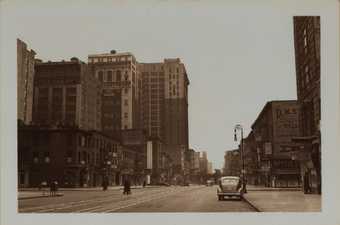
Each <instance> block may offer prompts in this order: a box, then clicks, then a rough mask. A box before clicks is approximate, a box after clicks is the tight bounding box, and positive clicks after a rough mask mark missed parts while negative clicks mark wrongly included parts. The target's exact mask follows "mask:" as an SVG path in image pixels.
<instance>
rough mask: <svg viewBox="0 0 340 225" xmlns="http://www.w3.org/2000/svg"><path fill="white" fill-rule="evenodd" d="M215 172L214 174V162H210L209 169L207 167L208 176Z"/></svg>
mask: <svg viewBox="0 0 340 225" xmlns="http://www.w3.org/2000/svg"><path fill="white" fill-rule="evenodd" d="M213 173H214V172H213V165H212V162H208V167H207V174H208V175H212V174H213Z"/></svg>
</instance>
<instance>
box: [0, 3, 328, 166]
mask: <svg viewBox="0 0 340 225" xmlns="http://www.w3.org/2000/svg"><path fill="white" fill-rule="evenodd" d="M247 4H248V5H249V7H238V5H239V4H227V3H222V2H221V3H216V4H207V3H204V2H195V3H188V4H185V6H184V7H183V8H179V7H177V6H176V5H175V4H172V3H170V2H162V3H155V4H153V5H152V8H153V10H150V4H149V5H148V4H146V5H141V4H139V5H138V6H136V5H135V4H132V3H126V5H125V6H129V7H124V6H121V7H119V4H118V3H108V4H107V5H106V6H105V7H103V6H102V5H98V4H94V3H86V4H84V5H82V6H81V7H82V10H81V11H75V10H74V8H72V7H71V8H64V7H63V4H62V3H58V2H56V3H53V4H51V5H45V6H46V7H45V8H44V10H38V11H36V12H35V13H34V16H32V15H33V14H32V10H30V9H32V8H34V7H36V6H32V5H31V4H28V3H27V4H26V3H25V4H23V3H21V4H20V7H14V5H16V4H14V5H12V6H11V7H7V8H4V9H6V10H4V12H5V14H4V16H7V17H8V18H11V19H13V20H14V19H15V21H18V22H17V23H15V24H14V23H12V24H11V28H10V29H9V28H8V27H7V29H9V30H11V35H12V36H14V37H19V38H22V39H24V40H25V41H26V42H27V43H29V45H30V46H31V47H32V48H33V49H34V50H36V51H37V52H39V57H41V56H43V57H41V58H43V59H44V60H47V59H50V60H52V61H56V60H61V59H64V58H71V57H72V56H74V55H76V56H78V57H79V59H81V60H84V61H85V60H86V59H87V56H88V54H100V53H103V52H107V50H108V49H116V50H117V51H118V52H125V51H129V52H133V54H134V55H135V57H136V58H138V59H142V61H143V62H146V63H147V62H160V61H161V60H162V59H163V57H169V58H174V57H180V58H181V61H182V62H183V63H184V64H185V65H186V70H187V73H188V74H190V82H191V83H190V92H189V95H188V98H189V102H190V105H189V109H188V110H189V123H188V124H189V130H190V133H189V136H190V137H189V140H190V144H189V146H190V147H191V148H194V149H205V150H206V151H208V152H209V158H210V160H211V161H212V162H213V163H214V167H215V168H221V167H222V165H223V152H224V150H225V149H234V148H236V147H237V145H238V144H239V143H236V142H234V141H233V127H234V125H235V124H238V123H240V124H242V125H243V127H244V129H245V134H248V133H249V131H250V126H251V123H252V122H253V121H254V119H255V118H256V116H257V113H258V112H259V111H260V109H261V108H262V107H263V106H264V105H265V103H266V102H267V101H271V100H285V99H296V97H297V95H296V81H295V65H294V35H293V16H294V15H296V13H297V12H300V13H304V14H306V13H307V14H308V13H311V12H313V13H318V12H320V14H322V16H323V17H325V18H329V17H328V14H327V13H326V11H327V10H326V11H323V10H320V7H319V5H320V4H317V3H313V4H299V5H296V4H295V3H294V4H293V3H287V2H285V3H284V2H282V3H272V2H270V3H266V4H267V5H266V6H265V5H261V4H260V5H257V4H256V3H255V2H249V3H247ZM325 4H326V3H325ZM123 5H124V4H123ZM188 6H190V10H189V7H188ZM280 6H282V7H280ZM130 7H131V8H130ZM19 8H20V9H19ZM60 8H62V9H63V15H64V16H63V17H61V16H60V13H59V12H58V10H57V9H60ZM241 9H242V10H241ZM89 15H92V16H89ZM99 15H100V16H99ZM202 15H205V16H204V17H202ZM41 21H46V23H48V24H49V26H47V27H44V29H45V31H46V32H44V35H43V36H42V35H41V26H40V25H39V24H40V23H41ZM122 21H124V26H122ZM174 24H176V25H175V26H174ZM198 24H200V25H199V26H198ZM160 25H161V26H160ZM55 27H60V28H61V30H62V31H63V33H67V34H69V35H67V36H62V37H61V36H60V30H59V29H55ZM202 27H205V29H204V30H203V29H202ZM5 28H6V27H5ZM5 28H4V29H5ZM113 28H114V29H113ZM156 28H157V29H156ZM188 28H190V29H188ZM84 34H86V35H84ZM150 34H152V35H150ZM99 36H100V37H101V38H100V41H94V40H98V37H99ZM57 37H58V38H57ZM46 40H48V41H46ZM51 42H53V48H52V47H51V46H52V45H51ZM264 85H265V86H266V88H263V87H264Z"/></svg>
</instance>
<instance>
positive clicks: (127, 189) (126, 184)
mask: <svg viewBox="0 0 340 225" xmlns="http://www.w3.org/2000/svg"><path fill="white" fill-rule="evenodd" d="M123 194H124V195H129V194H131V183H130V180H129V179H125V180H124V192H123Z"/></svg>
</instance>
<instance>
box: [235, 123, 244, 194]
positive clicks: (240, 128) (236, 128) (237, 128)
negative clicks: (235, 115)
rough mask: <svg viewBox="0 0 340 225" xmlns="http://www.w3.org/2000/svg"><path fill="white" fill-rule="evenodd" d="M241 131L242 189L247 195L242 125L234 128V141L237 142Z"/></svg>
mask: <svg viewBox="0 0 340 225" xmlns="http://www.w3.org/2000/svg"><path fill="white" fill-rule="evenodd" d="M238 130H239V131H241V141H240V145H241V152H240V153H241V161H242V171H241V175H242V187H243V191H244V192H245V193H247V189H246V183H245V168H244V152H243V127H242V125H240V124H237V125H236V126H235V128H234V141H237V131H238Z"/></svg>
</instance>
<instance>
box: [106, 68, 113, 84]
mask: <svg viewBox="0 0 340 225" xmlns="http://www.w3.org/2000/svg"><path fill="white" fill-rule="evenodd" d="M106 81H107V82H112V71H111V70H109V71H107V77H106Z"/></svg>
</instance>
